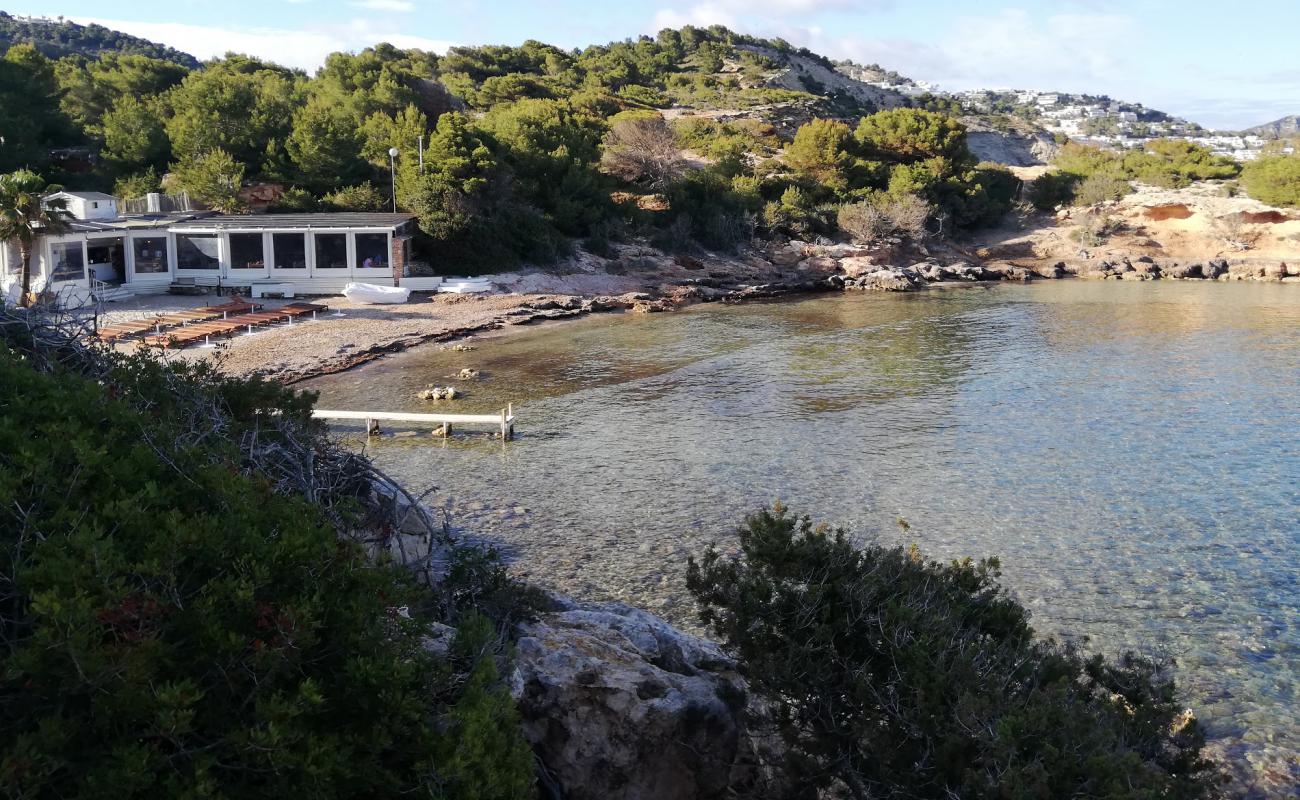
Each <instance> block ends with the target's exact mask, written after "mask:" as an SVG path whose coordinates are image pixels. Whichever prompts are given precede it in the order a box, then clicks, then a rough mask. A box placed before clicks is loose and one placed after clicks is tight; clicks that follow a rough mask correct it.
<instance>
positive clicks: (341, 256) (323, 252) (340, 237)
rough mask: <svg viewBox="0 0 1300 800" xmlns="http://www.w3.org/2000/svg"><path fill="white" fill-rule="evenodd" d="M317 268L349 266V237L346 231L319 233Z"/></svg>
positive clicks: (316, 237) (317, 236) (317, 240)
mask: <svg viewBox="0 0 1300 800" xmlns="http://www.w3.org/2000/svg"><path fill="white" fill-rule="evenodd" d="M314 238H315V240H316V269H347V268H348V237H347V234H345V233H318V234H316V236H315V237H314Z"/></svg>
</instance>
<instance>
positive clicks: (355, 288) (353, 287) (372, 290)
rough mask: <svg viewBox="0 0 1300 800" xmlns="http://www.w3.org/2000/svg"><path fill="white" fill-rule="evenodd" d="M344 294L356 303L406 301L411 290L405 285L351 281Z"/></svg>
mask: <svg viewBox="0 0 1300 800" xmlns="http://www.w3.org/2000/svg"><path fill="white" fill-rule="evenodd" d="M343 296H344V297H346V298H347V299H349V300H351V301H353V302H355V303H405V302H406V301H407V300H409V299H410V297H411V290H410V289H408V288H406V287H403V286H377V285H375V284H373V283H349V284H348V285H347V286H344V287H343Z"/></svg>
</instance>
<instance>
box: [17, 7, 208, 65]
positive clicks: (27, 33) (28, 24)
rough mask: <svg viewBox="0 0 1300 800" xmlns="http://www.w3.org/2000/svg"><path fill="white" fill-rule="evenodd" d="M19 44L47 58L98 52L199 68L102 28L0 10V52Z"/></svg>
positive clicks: (167, 50)
mask: <svg viewBox="0 0 1300 800" xmlns="http://www.w3.org/2000/svg"><path fill="white" fill-rule="evenodd" d="M23 43H27V44H32V45H35V46H36V49H38V50H40V51H41V52H42V53H44V54H45V55H46V56H47V57H49V58H62V57H64V56H72V55H79V56H86V57H87V58H95V57H97V56H99V55H100V54H101V53H129V54H132V55H141V56H149V57H150V58H157V59H161V60H163V61H171V62H174V63H176V64H181V65H183V66H186V67H189V68H190V69H197V68H198V66H199V60H198V59H197V58H195V57H194V56H192V55H190V54H189V53H182V52H181V51H180V50H175V49H173V48H171V47H167V46H166V45H161V44H158V43H156V42H151V41H149V40H148V39H141V38H139V37H138V36H131V35H130V34H126V33H122V32H121V31H115V30H112V29H110V28H105V27H104V26H102V25H79V24H77V23H75V22H71V21H69V20H65V19H63V18H62V17H59V18H58V19H48V18H43V17H17V16H13V15H10V14H6V13H5V12H3V11H0V51H3V50H5V49H7V48H8V47H9V46H11V45H15V44H23Z"/></svg>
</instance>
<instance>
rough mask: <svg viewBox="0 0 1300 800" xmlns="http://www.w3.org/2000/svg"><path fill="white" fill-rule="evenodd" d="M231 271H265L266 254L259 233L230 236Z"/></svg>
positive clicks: (233, 234)
mask: <svg viewBox="0 0 1300 800" xmlns="http://www.w3.org/2000/svg"><path fill="white" fill-rule="evenodd" d="M230 268H231V269H265V268H266V253H265V252H264V251H263V248H262V234H260V233H232V234H230Z"/></svg>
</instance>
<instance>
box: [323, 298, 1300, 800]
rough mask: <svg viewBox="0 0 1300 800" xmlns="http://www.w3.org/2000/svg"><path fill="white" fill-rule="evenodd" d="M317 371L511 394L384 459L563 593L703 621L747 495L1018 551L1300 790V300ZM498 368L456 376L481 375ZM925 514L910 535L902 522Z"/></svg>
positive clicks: (355, 400)
mask: <svg viewBox="0 0 1300 800" xmlns="http://www.w3.org/2000/svg"><path fill="white" fill-rule="evenodd" d="M477 345H478V347H479V349H478V350H477V351H474V352H468V353H459V352H450V351H440V350H437V349H434V348H426V349H417V350H414V351H411V352H409V353H405V354H402V355H400V356H397V357H394V358H390V359H386V360H384V361H381V362H376V363H374V364H371V365H367V366H365V367H362V368H360V369H357V370H354V371H352V372H349V373H344V374H340V375H335V376H329V377H326V378H321V379H318V380H316V381H313V382H312V383H311V384H309V388H312V389H315V390H318V391H320V392H322V400H321V404H322V405H323V406H326V407H340V408H356V409H368V408H374V409H385V410H396V409H409V410H420V409H421V408H424V407H425V406H424V404H422V403H421V402H420V401H418V400H415V399H414V397H413V396H414V393H415V392H416V391H417V390H418V389H420V388H422V387H423V386H424V385H425V384H427V383H438V384H440V385H441V384H446V383H449V382H450V383H455V384H456V385H458V386H461V387H462V388H464V389H466V390H467V392H468V396H467V397H466V398H465V399H464V400H461V401H457V403H456V404H455V406H456V408H457V409H458V410H466V411H468V410H475V411H478V410H491V409H495V408H498V407H500V406H502V405H504V403H505V402H506V401H507V400H509V401H513V402H515V404H516V408H517V411H518V414H519V417H520V423H519V432H520V437H519V439H518V440H517V441H515V442H513V443H510V444H506V445H503V444H502V443H500V442H494V441H489V440H486V439H482V438H478V437H468V436H466V437H460V438H456V439H453V440H452V442H450V443H449V444H446V445H443V444H441V443H437V444H431V443H430V442H429V440H428V439H427V438H426V437H424V436H420V437H418V438H414V437H397V438H385V439H383V440H380V441H379V442H377V443H376V444H374V445H372V446H371V448H370V449H371V453H372V455H374V457H375V458H376V460H377V461H378V462H379V464H380V465H382V466H384V467H385V468H387V469H389V470H390V471H392V472H393V473H395V474H396V475H397V476H398V477H400V478H402V479H404V480H405V481H406V482H407V483H408V484H409V485H411V486H412V487H413V488H417V489H423V488H425V487H428V486H434V485H436V486H437V487H439V488H438V491H437V492H436V493H435V494H434V495H433V497H434V498H435V500H436V501H437V502H440V503H445V504H447V505H448V507H450V508H451V509H453V510H454V512H455V513H456V519H457V521H458V523H459V524H460V525H462V526H463V527H464V528H465V529H467V530H472V531H475V532H478V533H484V534H488V535H491V536H492V537H494V538H496V539H498V540H499V541H502V542H504V543H505V547H506V550H507V552H508V553H509V555H510V556H511V558H512V559H514V560H515V563H516V565H517V568H518V569H519V570H520V571H521V572H524V573H527V574H528V575H529V576H530V577H531V578H532V579H533V580H536V581H538V582H540V583H543V584H548V585H550V586H553V587H555V588H559V589H562V590H565V591H568V592H571V593H575V594H578V595H582V596H587V597H593V598H618V599H624V600H629V601H631V602H636V603H639V604H642V605H645V606H648V607H650V608H652V609H653V610H656V611H658V612H659V613H662V614H664V615H666V616H668V617H670V618H674V619H676V620H678V621H690V620H691V618H692V613H693V612H692V609H691V606H690V603H689V601H686V600H684V599H683V590H682V573H683V569H684V566H685V559H686V556H687V555H689V554H693V553H697V552H699V551H700V549H701V548H703V547H704V546H705V545H706V544H707V543H709V542H711V541H719V542H723V543H725V542H726V541H727V539H728V538H729V537H730V532H731V531H732V530H733V529H734V528H735V526H736V524H737V522H738V520H739V519H740V518H741V517H742V516H743V514H744V513H746V512H747V511H750V510H753V509H755V508H757V507H759V506H762V505H766V504H769V503H770V502H771V501H773V500H774V499H777V498H780V499H782V500H784V501H785V502H786V503H787V504H789V505H791V506H792V507H793V508H795V509H796V510H798V511H801V512H807V513H810V514H812V515H813V516H814V517H816V518H819V519H826V520H829V521H831V522H835V523H839V524H842V525H844V526H846V527H848V528H850V529H852V530H855V531H861V532H866V533H874V534H876V535H878V536H880V537H882V538H884V539H886V540H888V541H904V542H916V543H918V544H919V545H920V546H921V547H922V548H923V549H924V550H925V551H926V552H927V553H929V554H930V555H932V556H935V557H941V558H948V557H959V556H965V555H972V556H982V555H998V556H999V557H1000V558H1001V559H1002V562H1003V569H1004V581H1005V582H1006V583H1007V585H1008V586H1010V587H1011V588H1012V589H1013V590H1014V591H1015V593H1016V594H1017V596H1018V597H1019V598H1020V599H1021V600H1022V601H1023V602H1024V603H1026V604H1027V605H1028V606H1029V607H1030V608H1031V609H1032V610H1033V613H1034V619H1035V624H1036V626H1037V627H1038V628H1039V629H1040V630H1042V631H1044V632H1049V633H1063V632H1070V633H1075V634H1081V635H1086V636H1088V637H1090V638H1091V640H1092V643H1093V645H1094V646H1096V647H1098V648H1101V649H1103V650H1106V651H1108V652H1113V651H1115V650H1118V649H1120V648H1123V647H1131V646H1136V647H1143V648H1148V649H1151V648H1155V649H1158V650H1160V651H1163V652H1166V653H1168V654H1171V655H1173V656H1174V657H1175V658H1176V659H1177V661H1178V665H1179V667H1178V669H1179V678H1180V683H1181V685H1182V686H1183V688H1184V690H1185V692H1186V694H1187V695H1188V699H1189V701H1190V702H1191V703H1192V704H1193V705H1194V706H1195V708H1196V709H1197V711H1198V714H1199V715H1200V716H1201V717H1202V718H1203V719H1205V720H1206V721H1207V722H1208V724H1209V726H1210V729H1211V732H1212V734H1213V736H1214V737H1215V739H1216V746H1218V747H1219V748H1221V749H1222V750H1224V751H1226V752H1228V753H1230V754H1231V756H1232V757H1233V758H1234V759H1235V760H1236V761H1237V763H1238V765H1239V766H1240V767H1241V768H1242V769H1243V771H1244V774H1246V775H1247V776H1248V777H1250V778H1254V779H1257V780H1259V781H1260V782H1261V784H1262V785H1264V786H1266V787H1267V791H1268V793H1270V794H1274V795H1279V794H1280V795H1281V796H1291V795H1290V793H1291V792H1292V791H1294V790H1295V787H1296V786H1297V785H1300V756H1298V755H1297V753H1300V709H1298V708H1297V705H1300V698H1298V697H1297V680H1298V679H1300V675H1298V673H1300V286H1291V285H1285V286H1284V285H1263V284H1250V285H1245V284H1233V285H1221V284H1214V285H1200V284H1184V283H1178V284H1167V283H1146V284H1117V283H1105V284H1098V283H1082V282H1069V281H1059V282H1044V283H1040V284H1035V285H1032V286H1027V287H1019V286H1014V287H1013V286H1005V287H996V288H987V289H961V290H952V291H931V292H926V293H921V294H919V295H854V296H835V297H823V298H817V299H811V300H807V301H802V302H794V303H781V304H770V305H747V306H739V307H722V306H709V307H700V308H696V309H692V310H690V311H686V312H679V313H675V314H662V315H648V316H622V317H616V318H611V317H604V318H587V319H584V320H580V321H577V322H573V323H567V324H564V325H556V326H552V327H549V328H545V329H541V330H538V331H531V332H529V334H528V335H526V336H520V335H511V336H505V337H500V338H494V339H483V340H480V341H478V342H477ZM464 366H472V367H475V368H478V369H481V370H482V371H483V373H484V376H485V377H484V379H483V380H481V381H479V382H475V383H470V384H466V383H464V382H458V381H454V380H450V379H448V378H447V376H450V375H453V374H454V373H455V372H456V371H458V370H459V369H460V368H461V367H464ZM900 517H902V518H905V519H906V520H907V521H908V523H909V524H910V526H911V527H910V530H908V531H907V532H906V533H903V532H901V531H900V530H899V528H898V526H897V524H896V520H897V519H898V518H900Z"/></svg>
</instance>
